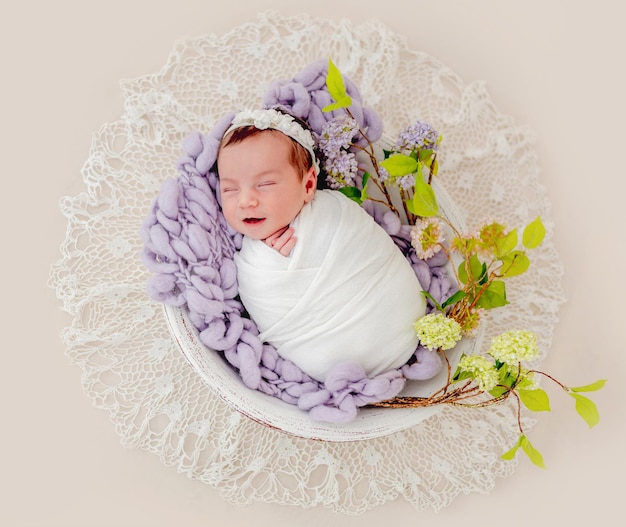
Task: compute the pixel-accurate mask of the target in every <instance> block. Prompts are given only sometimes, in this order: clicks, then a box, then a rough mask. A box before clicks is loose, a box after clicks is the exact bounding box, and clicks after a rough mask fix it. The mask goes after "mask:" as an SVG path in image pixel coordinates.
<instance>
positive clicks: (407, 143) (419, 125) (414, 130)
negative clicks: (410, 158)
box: [396, 121, 439, 150]
mask: <svg viewBox="0 0 626 527" xmlns="http://www.w3.org/2000/svg"><path fill="white" fill-rule="evenodd" d="M438 141H439V134H438V133H437V131H436V130H435V129H434V128H433V127H432V126H430V125H429V124H428V123H425V122H424V121H417V122H416V123H415V124H412V125H410V126H408V127H407V128H405V129H404V130H403V131H402V132H400V135H399V136H398V139H397V141H396V146H397V147H398V149H399V150H403V149H406V150H415V149H418V148H426V149H428V150H437V148H438V147H439V145H438Z"/></svg>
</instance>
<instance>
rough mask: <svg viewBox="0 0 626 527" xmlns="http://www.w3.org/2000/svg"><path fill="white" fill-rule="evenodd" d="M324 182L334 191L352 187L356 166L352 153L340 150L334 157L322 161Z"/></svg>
mask: <svg viewBox="0 0 626 527" xmlns="http://www.w3.org/2000/svg"><path fill="white" fill-rule="evenodd" d="M324 170H325V171H326V182H327V183H328V186H329V187H330V188H331V189H333V190H336V189H338V188H341V187H345V186H350V185H354V182H355V178H356V174H357V170H358V164H357V161H356V157H355V155H354V154H353V153H352V152H346V151H345V150H340V151H339V152H338V153H337V155H335V157H327V158H326V160H325V161H324Z"/></svg>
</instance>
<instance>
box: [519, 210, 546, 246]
mask: <svg viewBox="0 0 626 527" xmlns="http://www.w3.org/2000/svg"><path fill="white" fill-rule="evenodd" d="M545 235H546V228H545V227H544V226H543V223H542V222H541V217H540V216H537V218H536V219H535V220H534V221H532V222H530V223H529V224H528V225H526V228H525V229H524V234H523V235H522V243H523V244H524V247H526V248H527V249H534V248H535V247H538V246H539V245H541V242H542V241H543V238H544V236H545Z"/></svg>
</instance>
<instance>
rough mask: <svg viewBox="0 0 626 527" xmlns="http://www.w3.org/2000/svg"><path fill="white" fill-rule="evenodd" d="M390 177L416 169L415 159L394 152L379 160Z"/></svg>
mask: <svg viewBox="0 0 626 527" xmlns="http://www.w3.org/2000/svg"><path fill="white" fill-rule="evenodd" d="M380 166H381V167H383V168H384V169H385V170H386V171H387V172H389V175H390V176H391V177H402V176H406V175H408V174H413V173H414V172H416V171H417V161H416V160H415V159H413V158H412V157H411V156H407V155H405V154H394V155H392V156H390V157H388V158H387V159H385V160H383V161H381V162H380Z"/></svg>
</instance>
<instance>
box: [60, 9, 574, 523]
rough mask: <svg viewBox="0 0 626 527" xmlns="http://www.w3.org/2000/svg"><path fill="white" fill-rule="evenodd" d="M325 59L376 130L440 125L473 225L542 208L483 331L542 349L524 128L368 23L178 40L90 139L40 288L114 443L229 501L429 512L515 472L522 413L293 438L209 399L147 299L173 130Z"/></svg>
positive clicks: (556, 284)
mask: <svg viewBox="0 0 626 527" xmlns="http://www.w3.org/2000/svg"><path fill="white" fill-rule="evenodd" d="M328 56H330V57H332V58H333V61H334V62H335V63H336V64H337V65H338V66H339V68H340V69H341V71H342V72H343V73H345V74H346V75H347V76H349V77H350V78H351V79H352V80H353V81H354V82H355V83H356V84H357V85H358V86H359V88H360V91H361V96H362V98H363V100H364V101H366V103H367V104H368V105H369V106H371V107H373V108H375V109H376V110H377V111H378V112H379V114H380V116H381V118H382V120H383V123H384V125H385V131H386V134H388V135H390V136H395V135H396V134H397V133H398V132H399V131H400V130H401V129H402V128H403V127H404V126H406V125H407V124H410V123H411V122H414V121H415V120H417V119H418V118H419V119H422V120H425V121H427V122H429V123H431V124H432V125H433V126H434V127H435V128H436V129H437V130H439V131H440V132H441V133H442V135H443V137H444V142H443V146H442V151H441V153H440V156H439V158H440V174H441V176H440V177H441V181H442V184H443V185H444V186H445V188H446V190H447V192H448V193H449V194H450V195H451V196H452V198H453V199H454V201H455V203H456V205H457V207H458V208H459V209H460V211H461V213H462V214H463V216H464V217H465V221H466V223H467V225H468V226H470V228H471V227H472V226H473V225H476V224H477V223H479V222H480V221H481V220H483V219H484V214H485V213H486V212H487V211H488V214H489V216H490V217H494V218H497V219H499V220H500V221H502V222H503V223H505V224H507V225H510V226H523V225H525V224H527V223H528V222H530V221H532V220H533V219H534V218H535V217H537V216H538V215H541V218H542V221H543V223H544V224H545V225H546V227H547V230H548V236H547V239H546V241H545V242H544V244H543V245H542V246H541V247H540V248H539V249H536V250H534V251H533V253H532V255H531V260H532V266H531V271H529V272H528V273H527V274H526V275H522V276H520V277H517V278H515V279H513V280H511V282H510V283H509V284H508V285H507V289H508V297H509V300H510V301H511V303H512V306H511V307H509V308H505V309H502V310H495V311H494V312H492V313H490V314H489V324H488V327H487V335H486V337H489V336H491V335H495V334H497V333H500V332H502V331H505V330H508V329H513V328H521V329H532V330H533V331H535V332H536V333H537V337H538V341H539V344H540V348H541V349H542V350H543V352H544V354H545V352H546V351H547V350H548V349H549V347H550V342H551V339H552V333H553V328H554V325H555V324H556V322H557V320H558V318H557V315H558V309H559V306H560V304H561V303H562V301H563V291H562V287H561V277H562V274H563V271H562V266H561V263H560V259H559V257H558V254H557V253H556V250H555V248H554V245H553V243H552V238H551V235H550V233H551V230H552V223H551V219H550V205H549V202H548V200H547V197H546V195H545V193H544V192H543V188H542V186H541V183H540V181H539V176H540V170H539V163H538V159H537V156H536V153H535V151H534V149H533V141H532V134H531V133H530V132H529V131H528V130H526V129H525V128H523V127H520V126H518V125H516V124H515V123H513V122H512V120H511V119H510V118H509V117H506V116H503V115H501V114H500V113H499V112H498V111H497V109H496V108H495V106H494V104H493V102H492V100H491V98H490V97H489V95H488V93H487V91H486V89H485V86H484V84H482V83H473V84H470V85H465V84H464V83H463V81H462V80H461V79H460V78H459V77H458V76H457V75H456V74H455V73H454V72H453V71H451V70H450V69H449V68H447V67H446V66H445V65H443V64H441V63H440V62H439V61H437V60H436V59H435V58H433V57H431V56H428V55H426V54H424V53H421V52H418V51H413V50H410V49H408V48H407V46H406V44H405V42H404V40H403V39H402V37H400V36H398V35H395V34H393V33H392V32H391V31H390V30H389V29H388V28H386V27H385V26H384V25H382V24H381V23H379V22H377V21H369V22H366V23H364V24H361V25H354V24H352V23H351V22H350V21H347V20H328V19H321V18H312V17H304V16H298V17H287V16H282V15H279V14H277V13H264V14H261V15H259V17H258V19H257V20H256V21H255V22H252V23H248V24H244V25H241V26H239V27H237V28H235V29H234V30H232V31H230V32H229V33H227V34H225V35H223V36H218V35H205V36H199V37H195V38H190V39H187V40H184V41H181V42H179V43H177V44H176V46H175V47H174V49H173V51H172V53H171V55H170V57H169V59H168V61H167V63H166V64H165V65H164V66H163V68H162V69H161V70H160V71H159V72H157V73H155V74H152V75H146V76H143V77H140V78H137V79H132V80H125V81H123V82H122V83H121V86H122V90H123V92H124V100H125V102H124V112H123V114H122V116H121V117H120V119H119V120H117V121H115V122H112V123H107V124H105V125H103V126H102V127H101V129H100V130H99V131H98V132H97V133H96V134H95V135H94V138H93V142H92V147H91V150H90V153H89V157H88V159H87V161H86V163H85V165H84V168H83V171H82V175H83V179H84V183H85V185H86V191H85V192H83V193H81V194H79V195H77V196H68V197H65V198H63V199H62V200H61V203H60V206H61V209H62V211H63V213H64V215H65V216H66V217H67V221H68V228H67V236H66V239H65V240H64V241H63V243H62V245H61V253H62V257H61V259H60V260H59V261H58V262H57V263H56V264H55V265H53V267H52V270H51V280H50V283H51V286H52V287H54V288H55V289H56V292H57V296H58V298H59V299H60V300H61V301H62V302H63V307H64V309H65V310H66V311H67V312H68V313H70V314H71V315H72V322H71V325H70V326H69V327H67V328H66V329H65V330H64V332H63V339H64V342H65V344H66V346H67V356H68V358H69V360H70V361H71V362H72V363H73V364H76V365H78V366H79V367H80V368H81V370H82V382H83V385H84V388H85V391H86V393H87V394H88V396H89V397H90V398H91V399H92V401H93V402H94V404H95V406H96V407H98V408H102V409H104V410H106V411H108V412H109V414H110V416H111V419H112V421H113V422H114V424H115V427H116V431H117V433H118V434H119V436H120V438H121V440H122V443H123V444H124V445H126V446H129V447H135V448H141V449H145V450H147V451H150V452H153V453H154V454H156V455H158V456H159V458H160V459H161V460H162V462H163V463H165V464H166V465H168V466H174V467H176V469H177V470H179V471H180V472H183V473H186V474H187V475H188V476H189V477H191V478H194V479H198V480H200V481H202V482H204V483H206V484H208V485H210V486H211V487H213V488H215V489H217V491H218V492H219V493H220V494H221V495H222V496H223V497H224V498H226V499H228V500H230V501H232V502H234V503H239V504H245V503H249V502H252V501H264V502H272V503H283V504H292V505H300V506H302V507H313V506H317V505H324V506H326V507H329V508H331V509H333V510H335V511H337V512H342V513H350V514H359V513H362V512H364V511H366V510H368V509H371V508H373V507H375V506H378V505H381V504H383V503H385V502H387V501H390V500H393V499H395V498H397V497H398V496H402V497H404V499H406V500H407V501H408V502H410V503H411V504H413V505H414V506H415V507H416V508H417V509H426V508H432V509H434V510H439V509H441V508H442V507H445V506H447V505H449V504H450V503H451V502H452V501H453V499H454V498H455V497H456V496H457V495H458V494H460V493H464V494H467V493H469V492H488V491H489V490H490V489H491V488H493V486H494V485H495V483H496V481H497V479H498V478H501V477H505V476H508V475H510V474H512V472H513V471H514V469H515V464H516V462H515V461H512V462H507V461H503V460H501V459H500V458H499V456H500V454H501V453H502V452H504V451H505V450H507V449H508V448H510V446H512V444H513V443H514V442H515V441H516V439H517V434H518V429H517V416H516V408H514V407H513V406H511V405H509V404H503V405H500V406H496V407H489V408H483V409H464V408H456V407H445V408H442V409H441V411H440V412H438V413H437V414H435V415H433V416H432V417H430V418H428V419H427V420H426V421H424V422H422V423H420V424H419V425H417V426H415V427H413V428H410V429H408V430H405V431H402V432H397V433H394V434H392V435H389V436H386V437H382V438H376V439H371V440H367V441H360V442H346V443H331V442H320V441H313V440H305V439H301V438H297V437H294V436H290V435H286V434H284V433H281V432H277V431H275V430H272V429H270V428H268V427H265V426H263V425H260V424H258V423H256V422H254V421H252V420H250V419H248V418H246V417H244V416H242V415H241V414H239V413H237V412H236V411H234V410H232V409H231V408H230V407H229V406H228V405H227V404H225V403H224V402H223V401H222V400H221V399H219V398H218V397H217V396H216V395H214V394H213V392H212V391H211V390H210V388H209V387H207V386H206V385H205V384H204V383H203V381H202V380H201V378H200V377H199V376H198V375H197V374H196V372H195V371H194V370H193V369H192V368H191V367H190V366H189V364H188V363H187V362H186V361H185V359H184V358H183V355H182V354H181V353H180V351H179V350H178V349H177V347H176V344H175V342H174V340H173V339H172V337H171V335H170V333H169V330H168V327H167V324H166V322H165V318H164V316H163V311H162V308H161V306H160V305H158V304H156V303H155V302H153V301H151V300H150V299H149V298H148V296H147V294H146V281H147V279H148V276H149V273H148V271H147V270H146V268H145V267H144V266H143V264H142V263H141V261H140V258H139V255H140V252H141V249H142V244H141V241H140V239H139V228H140V225H141V222H142V220H143V218H144V217H145V215H146V212H147V210H148V209H149V207H150V205H151V203H152V200H153V199H154V197H155V196H156V195H157V193H158V192H159V188H160V183H161V181H163V180H164V179H166V178H167V177H171V176H172V175H174V171H175V162H176V160H177V159H178V157H179V156H180V152H181V142H182V140H183V138H184V137H185V136H187V134H188V133H189V132H190V131H193V130H200V131H203V130H209V129H211V128H212V127H213V126H214V125H215V122H216V121H217V120H218V119H220V118H221V117H222V116H223V115H224V114H225V113H226V112H227V111H229V110H236V109H238V108H243V107H246V106H250V105H255V104H259V102H260V101H261V97H262V95H263V93H265V91H266V89H267V86H268V85H269V83H270V82H272V81H273V80H275V79H281V78H291V77H292V76H293V74H294V73H295V72H297V71H299V70H300V69H301V68H302V66H303V65H305V64H308V63H310V62H312V61H314V60H316V59H319V58H324V57H328ZM275 57H280V58H281V60H279V61H278V60H273V58H275ZM498 311H499V312H498ZM542 358H543V357H542ZM524 422H525V423H526V425H527V427H528V428H530V426H531V425H532V422H531V421H530V419H529V418H527V417H526V416H524Z"/></svg>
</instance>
